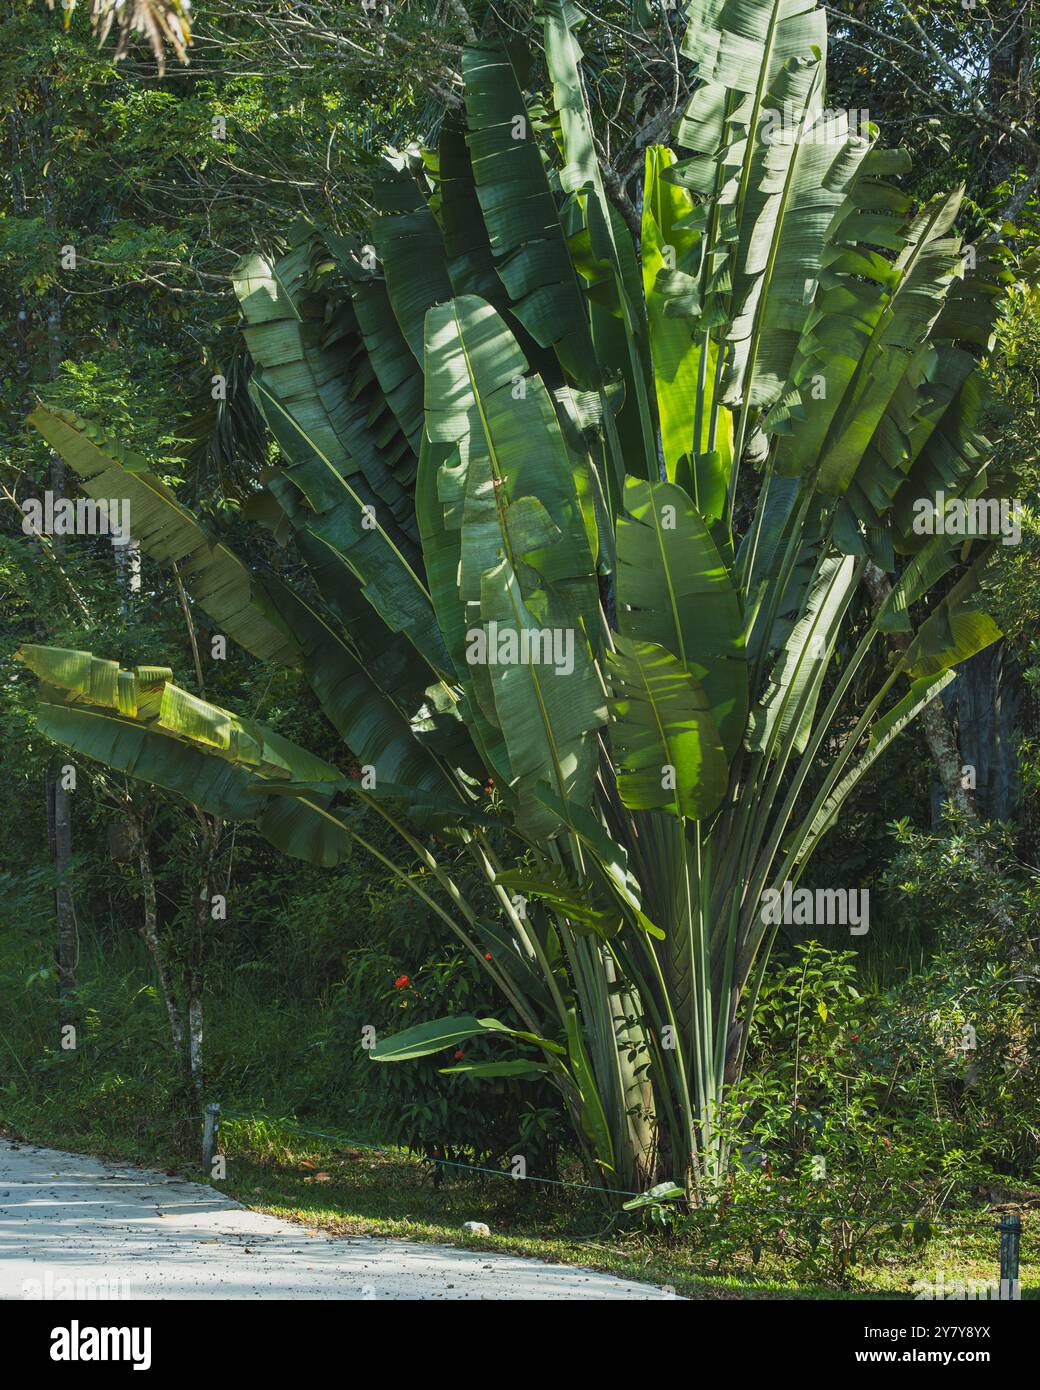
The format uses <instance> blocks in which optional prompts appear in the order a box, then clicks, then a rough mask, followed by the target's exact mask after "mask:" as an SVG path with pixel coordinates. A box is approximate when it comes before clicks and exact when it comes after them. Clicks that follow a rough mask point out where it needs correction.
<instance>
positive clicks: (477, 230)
mask: <svg viewBox="0 0 1040 1390" xmlns="http://www.w3.org/2000/svg"><path fill="white" fill-rule="evenodd" d="M437 156H438V158H437V178H438V185H439V189H440V194H441V198H440V207H439V213H440V218H441V229H442V231H443V234H444V250H445V254H446V255H447V258H448V275H449V276H450V278H451V284H452V289H453V292H454V293H455V294H457V295H460V294H475V295H477V296H478V297H479V298H480V299H484V300H486V301H487V302H488V303H489V304H493V305H494V306H495V308H496V309H497V310H498V311H499V313H504V312H505V311H506V308H507V306H508V303H509V300H508V296H507V295H506V291H505V286H504V285H503V284H502V281H501V280H500V279H499V276H498V272H497V270H496V269H495V258H494V256H493V254H492V251H491V242H490V241H489V240H488V233H487V228H486V227H485V225H484V216H483V213H482V212H481V207H480V200H479V198H478V197H477V186H476V183H475V182H474V178H473V162H472V160H471V158H470V151H469V147H468V146H467V144H466V128H465V123H464V121H460V120H459V118H458V116H457V115H454V114H449V115H448V116H446V118H445V120H444V122H443V124H442V126H441V134H440V140H439V142H438V145H437Z"/></svg>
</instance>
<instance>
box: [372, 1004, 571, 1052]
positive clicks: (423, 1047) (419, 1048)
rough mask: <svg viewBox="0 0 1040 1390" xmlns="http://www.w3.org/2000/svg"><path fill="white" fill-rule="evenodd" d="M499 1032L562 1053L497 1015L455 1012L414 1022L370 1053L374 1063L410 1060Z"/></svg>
mask: <svg viewBox="0 0 1040 1390" xmlns="http://www.w3.org/2000/svg"><path fill="white" fill-rule="evenodd" d="M485 1034H487V1035H498V1036H500V1037H505V1038H515V1039H516V1040H517V1041H519V1042H527V1043H531V1044H533V1045H534V1046H536V1047H540V1048H541V1049H542V1050H543V1051H544V1052H549V1053H552V1054H555V1055H557V1056H563V1048H562V1047H560V1045H559V1043H554V1042H552V1041H550V1040H549V1039H548V1038H540V1037H538V1036H537V1035H536V1034H533V1033H525V1032H523V1031H522V1030H520V1029H516V1028H509V1027H507V1026H506V1024H504V1023H499V1021H498V1019H497V1018H476V1017H475V1016H474V1015H473V1014H456V1015H454V1016H452V1017H450V1018H437V1019H433V1020H432V1021H431V1022H429V1023H417V1024H416V1025H415V1027H414V1028H405V1029H403V1030H402V1031H401V1032H400V1033H394V1034H392V1035H391V1036H390V1037H389V1038H383V1039H382V1040H381V1041H379V1042H377V1043H376V1045H375V1047H373V1048H372V1050H371V1051H370V1053H369V1056H370V1057H371V1059H372V1061H373V1062H410V1061H414V1060H415V1059H416V1058H417V1057H430V1056H432V1054H433V1053H435V1052H443V1051H444V1049H445V1048H447V1047H451V1046H453V1045H454V1044H456V1043H460V1042H466V1041H467V1040H468V1039H469V1038H473V1037H483V1036H484V1035H485Z"/></svg>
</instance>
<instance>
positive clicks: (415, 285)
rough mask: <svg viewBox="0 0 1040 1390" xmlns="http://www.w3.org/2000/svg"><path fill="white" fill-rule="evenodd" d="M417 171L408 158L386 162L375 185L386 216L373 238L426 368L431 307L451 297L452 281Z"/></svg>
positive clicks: (394, 302) (400, 317)
mask: <svg viewBox="0 0 1040 1390" xmlns="http://www.w3.org/2000/svg"><path fill="white" fill-rule="evenodd" d="M413 172H414V171H413ZM413 172H409V167H408V160H407V159H406V158H405V157H404V156H397V157H396V158H395V157H388V158H386V159H384V160H383V162H382V164H381V166H380V169H379V172H378V175H377V178H376V180H375V187H374V200H375V206H376V209H377V211H378V212H379V213H380V214H381V215H380V216H378V217H376V218H375V220H374V222H373V228H372V239H373V242H374V244H375V248H376V251H377V253H378V255H379V259H380V261H381V263H382V267H383V277H384V279H385V281H386V292H387V297H388V298H389V300H390V307H391V308H392V309H393V312H394V317H395V318H396V320H397V322H398V325H399V326H400V329H401V332H402V334H403V335H404V338H405V341H406V342H407V344H408V346H409V348H410V349H411V351H412V355H413V357H414V358H415V360H416V362H418V364H419V366H420V367H421V366H422V362H423V321H424V319H425V317H426V311H427V309H429V308H430V307H431V306H432V305H434V304H438V303H440V302H442V301H443V300H445V299H450V298H451V296H452V284H451V279H450V277H449V274H448V266H447V262H446V258H445V248H444V238H443V236H442V235H441V229H440V227H439V226H438V225H437V221H436V218H435V217H434V215H433V212H432V211H431V209H430V207H429V205H428V203H427V201H426V198H425V197H424V196H423V194H422V192H421V191H420V188H419V185H418V183H417V182H416V180H415V177H413Z"/></svg>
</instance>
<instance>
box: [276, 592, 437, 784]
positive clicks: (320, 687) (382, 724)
mask: <svg viewBox="0 0 1040 1390" xmlns="http://www.w3.org/2000/svg"><path fill="white" fill-rule="evenodd" d="M263 585H264V588H265V590H266V592H267V593H268V594H269V596H270V598H271V601H272V603H273V604H274V606H275V608H276V609H277V610H278V611H279V612H280V613H281V614H282V616H283V618H284V619H285V620H286V621H287V623H288V624H289V626H290V627H291V629H292V631H293V633H294V634H295V636H296V640H297V642H298V643H299V646H300V650H301V652H302V654H303V669H304V674H305V675H306V677H307V680H308V681H309V683H310V685H311V688H312V689H313V691H314V693H315V695H316V696H317V697H318V701H319V703H320V704H321V707H322V709H323V710H324V711H325V713H326V714H327V715H328V717H329V720H330V721H331V723H332V725H333V727H334V728H335V729H336V732H337V733H338V734H339V735H340V737H341V738H342V739H343V741H344V743H345V744H346V745H347V747H348V748H349V749H350V751H351V752H352V753H353V754H354V756H355V757H356V758H357V760H358V761H359V762H360V763H361V764H362V766H367V767H371V768H372V769H373V771H374V775H375V778H376V781H377V783H383V782H389V783H398V784H410V785H412V786H414V787H415V788H416V789H422V788H429V789H433V788H436V789H438V790H441V791H443V790H445V789H446V788H448V787H449V786H450V785H451V783H450V779H449V775H448V773H447V772H446V771H445V770H444V769H443V768H442V767H441V766H440V765H439V764H438V762H437V760H436V758H435V757H434V756H433V755H432V754H431V752H430V750H429V749H428V748H426V747H424V746H423V744H422V743H421V742H420V741H419V740H418V739H417V738H416V734H415V730H414V729H413V727H412V724H411V717H412V715H413V714H414V713H415V710H414V709H413V710H408V709H407V707H405V708H402V706H401V703H400V701H401V698H402V697H404V698H407V695H408V681H409V674H410V673H409V671H408V670H407V669H405V670H400V669H399V667H400V657H401V652H400V649H399V646H398V645H396V644H394V643H392V642H387V643H386V650H385V651H384V652H383V653H382V654H377V655H375V656H374V657H373V659H372V660H371V661H368V660H365V661H362V660H361V659H360V658H359V654H358V653H357V652H356V651H355V650H353V649H352V648H351V646H350V643H349V642H348V640H347V639H346V638H345V637H344V636H343V634H342V632H341V631H340V630H339V627H338V625H337V623H336V621H335V619H334V618H333V617H332V615H331V614H328V613H324V612H322V611H321V609H320V607H319V605H317V604H316V603H313V602H309V601H307V600H306V599H305V598H303V597H302V596H301V595H299V594H297V593H296V592H294V591H293V590H292V589H290V588H289V587H288V586H287V585H286V584H283V583H282V582H281V581H280V580H278V579H276V578H275V577H274V576H268V577H267V578H266V579H265V580H264V581H263ZM373 668H374V669H373ZM455 722H456V724H457V723H458V721H455Z"/></svg>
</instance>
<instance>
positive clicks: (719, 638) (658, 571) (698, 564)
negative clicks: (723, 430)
mask: <svg viewBox="0 0 1040 1390" xmlns="http://www.w3.org/2000/svg"><path fill="white" fill-rule="evenodd" d="M625 511H626V515H624V516H623V517H621V518H620V519H619V522H618V531H617V547H618V600H619V604H618V625H619V627H620V629H621V632H622V634H623V635H624V636H625V637H630V638H634V639H636V640H638V641H642V642H654V643H656V644H657V645H658V646H661V647H664V648H665V649H666V650H667V651H670V652H671V653H672V655H673V656H675V657H677V658H678V660H679V662H680V664H681V665H682V666H683V667H684V668H685V669H686V670H687V671H690V672H691V673H692V674H693V675H694V676H695V677H696V679H697V680H698V681H700V683H701V684H702V685H703V687H704V690H705V693H706V694H707V696H708V699H709V700H710V702H711V709H712V714H713V717H714V719H715V723H716V725H717V726H718V730H719V734H720V735H721V738H722V745H723V747H724V748H725V750H726V756H727V758H732V757H733V755H734V753H735V752H736V750H737V748H738V747H739V745H740V741H741V739H742V738H743V735H744V726H745V724H746V722H747V711H748V671H747V661H746V657H745V648H744V619H743V615H742V613H741V608H740V600H739V599H738V597H737V593H736V590H735V589H734V587H733V582H732V580H731V578H730V575H729V572H728V571H727V569H726V567H725V565H724V564H723V563H722V560H721V558H720V556H719V552H718V550H717V549H716V546H715V542H714V541H713V540H712V538H711V535H710V533H709V531H708V528H707V526H706V525H705V523H704V520H703V518H702V517H701V516H700V514H699V513H698V511H697V509H696V508H695V507H694V505H693V503H692V501H691V500H690V498H689V496H688V495H687V494H686V492H684V491H683V489H682V488H680V487H677V486H676V485H675V484H673V483H648V482H644V481H643V480H642V479H640V478H629V479H627V480H626V483H625Z"/></svg>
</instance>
